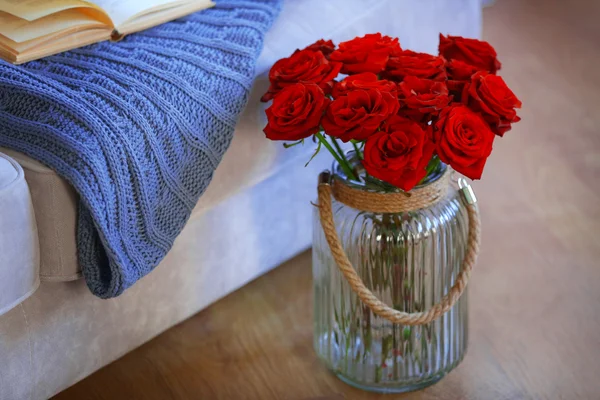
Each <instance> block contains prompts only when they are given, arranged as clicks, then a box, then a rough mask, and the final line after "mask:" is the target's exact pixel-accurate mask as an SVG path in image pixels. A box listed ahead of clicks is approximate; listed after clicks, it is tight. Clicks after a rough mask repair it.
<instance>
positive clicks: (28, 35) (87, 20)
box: [0, 9, 112, 43]
mask: <svg viewBox="0 0 600 400" xmlns="http://www.w3.org/2000/svg"><path fill="white" fill-rule="evenodd" d="M75 27H77V28H79V29H83V28H99V27H106V28H107V29H112V26H111V25H107V24H106V22H102V21H99V20H98V19H97V18H96V17H94V16H91V15H88V14H87V13H82V12H79V11H78V10H77V9H68V10H65V11H60V12H57V13H54V14H50V15H47V16H45V17H42V18H38V19H36V20H35V21H31V22H30V21H27V20H25V19H22V18H19V17H16V16H14V15H11V14H8V13H5V12H1V11H0V34H1V35H3V36H5V37H7V38H9V39H10V40H12V41H14V42H17V43H21V42H26V41H28V40H32V39H36V38H40V37H43V36H46V35H51V34H53V33H56V32H60V31H66V30H70V29H72V28H75Z"/></svg>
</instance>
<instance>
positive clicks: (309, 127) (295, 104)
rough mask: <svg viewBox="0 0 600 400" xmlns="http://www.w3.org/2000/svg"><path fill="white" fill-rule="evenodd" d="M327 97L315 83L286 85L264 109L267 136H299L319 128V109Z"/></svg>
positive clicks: (304, 136)
mask: <svg viewBox="0 0 600 400" xmlns="http://www.w3.org/2000/svg"><path fill="white" fill-rule="evenodd" d="M329 102H330V100H329V99H328V98H327V97H325V94H324V93H323V91H322V90H321V88H319V87H318V86H317V85H315V84H303V83H297V84H295V85H291V86H287V87H285V88H284V89H283V90H281V92H280V93H279V94H278V95H277V96H276V97H275V99H274V100H273V104H271V107H269V108H267V109H266V111H265V112H266V114H267V119H268V124H267V126H266V127H265V129H264V132H265V134H266V136H267V138H269V139H271V140H300V139H304V138H306V137H308V136H310V135H312V134H314V133H316V132H317V131H318V130H319V124H320V122H321V117H322V116H323V112H324V111H325V108H327V105H328V104H329Z"/></svg>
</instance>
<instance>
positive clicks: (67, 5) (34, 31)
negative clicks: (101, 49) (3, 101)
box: [0, 0, 214, 64]
mask: <svg viewBox="0 0 600 400" xmlns="http://www.w3.org/2000/svg"><path fill="white" fill-rule="evenodd" d="M213 5H214V3H213V2H212V1H211V0H88V1H84V0H0V57H2V58H3V59H5V60H7V61H9V62H11V63H13V64H20V63H24V62H27V61H31V60H35V59H38V58H42V57H46V56H49V55H51V54H56V53H60V52H63V51H66V50H70V49H74V48H76V47H81V46H85V45H88V44H91V43H95V42H100V41H103V40H108V39H112V40H118V39H120V38H122V37H123V35H126V34H129V33H132V32H137V31H141V30H144V29H147V28H150V27H153V26H155V25H160V24H162V23H165V22H167V21H171V20H173V19H176V18H179V17H182V16H184V15H187V14H190V13H193V12H195V11H199V10H203V9H205V8H209V7H211V6H213Z"/></svg>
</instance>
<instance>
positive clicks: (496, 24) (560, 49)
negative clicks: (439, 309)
mask: <svg viewBox="0 0 600 400" xmlns="http://www.w3.org/2000/svg"><path fill="white" fill-rule="evenodd" d="M484 38H485V39H487V40H489V41H490V42H491V43H493V45H494V46H495V47H496V49H497V50H498V53H499V58H500V60H501V61H502V62H503V64H504V68H503V69H502V71H501V73H502V75H503V76H504V78H505V79H506V81H507V82H508V84H509V85H510V86H511V87H512V88H513V89H514V91H515V92H516V93H517V94H518V96H519V97H520V98H521V100H522V101H523V104H524V108H523V110H522V111H521V113H520V115H521V116H522V118H523V121H522V122H520V123H519V124H517V125H516V126H515V128H514V129H513V131H511V132H508V133H507V134H506V136H505V138H503V139H502V140H497V141H496V143H495V150H494V153H493V154H492V157H491V158H490V160H489V162H488V166H487V169H486V171H485V173H484V180H482V181H480V182H477V183H476V184H475V189H476V191H477V193H478V197H479V201H480V207H481V211H482V220H483V229H484V231H483V249H482V252H481V255H480V258H479V263H478V265H477V267H476V270H475V272H474V275H473V278H472V281H471V284H470V291H471V293H470V312H471V316H470V328H471V331H470V347H469V351H468V353H467V356H466V359H465V360H464V362H463V363H462V364H461V365H460V366H459V367H458V368H457V369H456V370H455V371H453V372H452V373H451V374H450V375H448V376H447V377H446V378H444V379H443V380H442V381H441V382H439V383H438V384H436V385H434V386H432V387H430V388H428V389H425V390H423V391H420V392H417V393H412V394H408V395H398V396H389V395H388V396H383V395H374V394H368V393H364V392H361V391H358V390H356V389H353V388H351V387H349V386H347V385H345V384H343V383H342V382H340V381H338V380H337V379H336V378H335V377H334V376H333V375H331V374H330V373H328V371H327V370H326V369H325V368H324V367H323V366H322V365H321V364H320V363H319V361H318V360H317V359H316V356H315V353H314V352H313V350H312V347H311V343H312V341H311V340H312V297H311V295H312V293H311V286H312V282H311V263H310V253H305V254H302V255H300V256H299V257H297V258H295V259H294V260H292V261H290V262H288V263H286V264H285V265H283V266H281V267H280V268H277V269H276V270H274V271H272V272H271V273H269V274H267V275H265V276H263V277H261V278H260V279H258V280H257V281H255V282H253V283H251V284H249V285H248V286H246V287H244V288H243V289H241V290H239V291H237V292H236V293H234V294H232V295H230V296H228V297H227V298H225V299H223V300H221V301H219V302H218V303H216V304H214V305H212V306H211V307H210V308H208V309H206V310H204V311H202V312H200V313H199V314H197V315H196V316H194V317H192V318H191V319H189V320H187V321H185V322H184V323H182V324H180V325H178V326H176V327H174V328H172V329H171V330H169V331H167V332H165V333H164V334H162V335H160V336H159V337H158V338H156V339H154V340H152V341H151V342H149V343H147V344H146V345H144V346H142V347H141V348H139V349H137V350H135V351H133V352H132V353H130V354H128V355H127V356H125V357H123V358H122V359H120V360H118V361H117V362H115V363H113V364H111V365H109V366H107V367H106V368H104V369H102V370H100V371H98V372H97V373H95V374H94V375H92V376H91V377H89V378H87V379H85V380H84V381H82V382H80V383H79V384H77V385H75V386H73V387H72V388H70V389H68V390H66V391H65V392H63V393H61V394H60V395H58V396H57V397H56V399H60V400H68V399H78V400H81V399H107V400H108V399H111V400H112V399H121V398H123V399H161V400H163V399H261V400H267V399H308V398H310V399H343V398H346V399H378V398H396V397H397V398H411V399H412V398H414V399H432V400H433V399H524V398H531V399H568V400H571V399H577V398H581V399H600V377H599V376H598V375H599V373H600V1H594V0H591V1H568V2H567V1H564V0H550V1H548V0H499V1H498V2H497V3H496V5H495V6H493V7H492V8H489V9H486V10H485V11H484Z"/></svg>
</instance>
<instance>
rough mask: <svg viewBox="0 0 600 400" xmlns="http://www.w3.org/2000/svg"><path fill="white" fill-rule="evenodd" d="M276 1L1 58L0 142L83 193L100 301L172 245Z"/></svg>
mask: <svg viewBox="0 0 600 400" xmlns="http://www.w3.org/2000/svg"><path fill="white" fill-rule="evenodd" d="M280 3H281V0H247V1H240V0H222V1H218V2H217V6H216V7H215V8H212V9H209V10H205V11H202V12H199V13H196V14H193V15H190V16H188V17H186V18H183V19H180V20H177V21H174V22H171V23H167V24H164V25H161V26H158V27H156V28H153V29H150V30H147V31H143V32H140V33H137V34H133V35H130V36H128V37H126V38H125V39H124V40H123V41H121V42H118V43H108V42H104V43H98V44H95V45H92V46H88V47H84V48H81V49H77V50H73V51H70V52H66V53H63V54H59V55H55V56H52V57H48V58H45V59H42V60H38V61H33V62H30V63H27V64H24V65H22V66H13V65H10V64H8V63H5V62H3V61H0V146H4V147H9V148H12V149H15V150H17V151H20V152H22V153H25V154H27V155H29V156H31V157H33V158H35V159H37V160H39V161H41V162H42V163H44V164H46V165H48V166H49V167H50V168H52V169H54V170H55V171H56V172H57V173H58V174H60V175H61V176H62V177H64V178H65V179H66V180H68V181H69V182H70V183H71V184H72V185H73V186H74V187H75V189H76V190H77V192H78V193H79V195H80V197H81V200H80V205H79V215H78V221H79V222H78V231H77V246H78V258H79V264H80V266H81V268H82V271H83V275H84V277H85V279H86V282H87V285H88V287H89V288H90V290H91V291H92V292H93V293H94V294H95V295H96V296H98V297H101V298H110V297H115V296H118V295H119V294H121V293H122V292H123V291H124V290H125V289H127V288H128V287H130V286H131V285H133V284H134V283H135V282H136V281H137V280H138V279H140V278H142V277H143V276H144V275H146V274H147V273H149V272H150V271H151V270H152V269H153V268H154V267H155V266H156V265H157V264H158V263H159V262H160V261H161V260H162V259H163V257H164V256H165V255H166V254H167V252H168V251H169V249H170V248H171V246H172V245H173V241H174V240H175V238H176V236H177V235H178V234H179V233H180V232H181V230H182V229H183V227H184V225H185V223H186V221H187V220H188V218H189V216H190V214H191V211H192V209H193V208H194V206H195V205H196V202H197V200H198V198H199V197H200V195H201V194H202V193H203V191H204V190H205V189H206V187H207V185H208V183H209V182H210V180H211V178H212V175H213V171H214V170H215V168H216V167H217V165H218V164H219V162H220V160H221V157H222V156H223V153H224V152H225V150H226V149H227V147H228V145H229V143H230V141H231V138H232V136H233V130H234V127H235V124H236V121H237V118H238V115H239V114H240V113H241V111H242V110H243V109H244V107H245V105H246V102H247V100H248V94H249V90H250V88H251V86H252V81H253V77H254V66H255V63H256V59H257V58H258V55H259V53H260V51H261V48H262V43H263V37H264V34H265V32H266V31H267V29H268V28H269V27H270V25H271V23H272V22H273V20H274V19H275V17H276V16H277V14H278V11H279V8H280V5H281V4H280Z"/></svg>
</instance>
